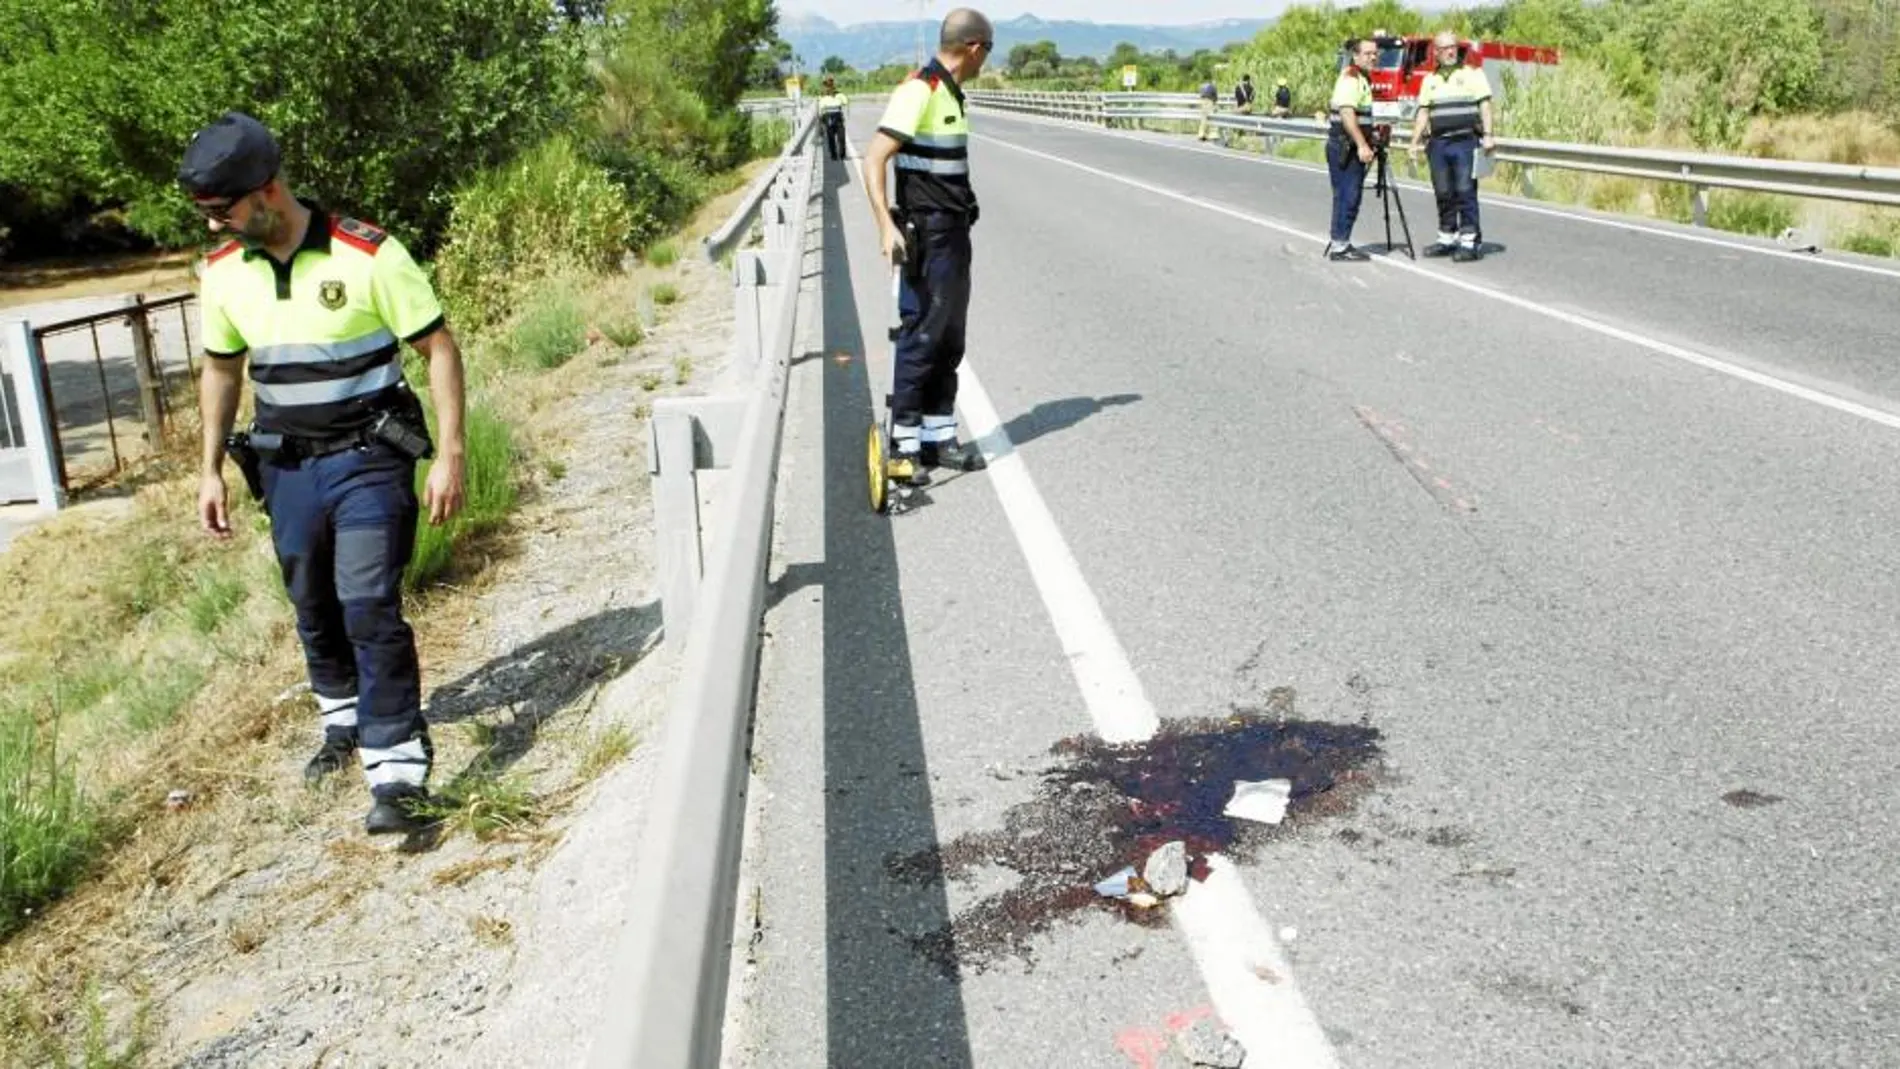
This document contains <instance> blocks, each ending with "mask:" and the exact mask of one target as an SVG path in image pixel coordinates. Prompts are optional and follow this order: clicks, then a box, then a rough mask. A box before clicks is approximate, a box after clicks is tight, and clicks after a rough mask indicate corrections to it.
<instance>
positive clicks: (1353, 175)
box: [1326, 37, 1379, 260]
mask: <svg viewBox="0 0 1900 1069" xmlns="http://www.w3.org/2000/svg"><path fill="white" fill-rule="evenodd" d="M1346 54H1347V55H1348V56H1350V57H1352V62H1350V63H1348V64H1346V66H1345V68H1344V69H1342V70H1341V71H1340V72H1339V79H1338V81H1336V82H1334V83H1333V95H1332V101H1331V104H1332V115H1331V118H1330V120H1329V124H1328V127H1327V131H1326V171H1327V174H1328V175H1329V176H1330V177H1331V178H1332V182H1333V219H1332V228H1331V230H1330V232H1329V234H1328V239H1329V240H1328V241H1327V243H1326V256H1327V258H1328V259H1331V260H1369V259H1371V257H1370V256H1368V255H1367V254H1366V251H1365V250H1364V249H1361V248H1359V247H1358V246H1356V245H1354V244H1353V243H1352V228H1353V224H1354V223H1356V222H1358V220H1359V202H1360V201H1361V200H1362V199H1363V198H1364V196H1365V191H1366V165H1367V164H1369V163H1371V162H1372V160H1373V158H1374V153H1373V149H1372V142H1371V141H1370V140H1369V139H1370V138H1371V137H1372V81H1371V79H1370V78H1369V77H1368V76H1367V72H1368V71H1370V70H1371V69H1372V65H1373V63H1374V62H1376V61H1377V60H1378V58H1379V46H1378V45H1377V44H1375V43H1374V42H1373V41H1371V40H1370V39H1368V38H1363V37H1357V38H1353V39H1352V40H1350V41H1347V42H1346Z"/></svg>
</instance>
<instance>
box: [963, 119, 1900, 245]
mask: <svg viewBox="0 0 1900 1069" xmlns="http://www.w3.org/2000/svg"><path fill="white" fill-rule="evenodd" d="M966 96H967V98H968V99H969V101H970V102H971V103H972V104H975V105H977V106H978V107H985V108H993V109H995V110H997V111H1009V112H1016V113H1019V114H1029V115H1041V116H1044V117H1047V118H1055V119H1068V120H1073V121H1080V122H1088V123H1093V124H1095V125H1100V126H1113V125H1114V124H1115V123H1118V122H1140V121H1153V122H1200V121H1201V118H1202V114H1201V111H1200V106H1199V100H1198V98H1197V97H1195V96H1194V94H1192V93H1029V92H1002V91H996V90H973V91H971V92H970V93H968V94H966ZM1208 122H1209V124H1210V125H1211V126H1213V127H1214V128H1215V129H1219V130H1227V131H1234V132H1239V133H1246V134H1254V135H1257V136H1260V137H1264V138H1267V139H1268V141H1269V143H1272V142H1273V141H1275V140H1277V139H1279V138H1294V139H1305V140H1323V139H1324V138H1325V137H1326V126H1327V124H1326V123H1324V122H1320V121H1316V120H1313V119H1291V118H1289V119H1275V118H1269V117H1266V116H1260V115H1239V114H1234V113H1233V112H1231V111H1226V110H1218V111H1216V112H1215V113H1214V114H1213V115H1212V116H1211V117H1209V119H1208ZM1392 140H1393V143H1394V144H1395V145H1399V146H1405V145H1409V144H1410V142H1411V128H1410V118H1409V117H1405V116H1395V117H1394V127H1393V131H1392ZM1495 158H1496V159H1497V160H1498V161H1499V162H1502V163H1512V164H1516V165H1518V166H1519V167H1522V168H1527V169H1528V168H1537V167H1552V168H1557V169H1560V170H1571V171H1587V172H1592V173H1596V174H1610V175H1620V176H1623V177H1626V178H1638V179H1644V180H1647V181H1654V182H1679V183H1683V184H1686V185H1689V186H1693V187H1694V188H1695V207H1694V221H1695V224H1696V225H1697V226H1707V225H1708V191H1709V190H1711V189H1737V190H1747V191H1750V192H1755V193H1773V194H1777V195H1780V196H1788V197H1806V198H1816V199H1822V200H1839V201H1849V202H1852V203H1856V204H1875V205H1882V206H1886V207H1900V169H1893V168H1883V167H1854V166H1848V165H1844V164H1833V163H1805V162H1800V161H1796V160H1778V159H1762V158H1756V157H1751V156H1719V155H1714V154H1710V153H1703V152H1684V151H1678V150H1673V149H1651V148H1623V147H1618V146H1610V145H1579V144H1567V143H1560V142H1554V141H1532V140H1527V139H1522V138H1508V137H1507V138H1499V139H1498V140H1497V152H1496V154H1495ZM1527 177H1528V172H1527Z"/></svg>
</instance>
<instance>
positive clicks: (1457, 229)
mask: <svg viewBox="0 0 1900 1069" xmlns="http://www.w3.org/2000/svg"><path fill="white" fill-rule="evenodd" d="M1432 48H1433V50H1434V58H1435V59H1436V60H1437V67H1436V68H1434V69H1433V70H1432V71H1431V73H1429V74H1427V75H1425V80H1424V82H1423V83H1422V84H1421V85H1420V86H1419V90H1418V113H1417V115H1416V116H1415V117H1414V118H1413V120H1412V147H1411V156H1412V159H1413V161H1414V162H1416V161H1417V159H1418V157H1419V153H1420V152H1421V151H1423V152H1425V153H1426V154H1427V157H1428V159H1429V160H1430V162H1431V172H1432V192H1433V193H1434V194H1435V195H1436V197H1437V200H1438V241H1437V242H1436V243H1435V244H1433V245H1431V246H1429V247H1427V248H1426V250H1425V255H1427V256H1445V255H1449V256H1450V257H1451V258H1452V259H1453V260H1454V261H1457V262H1461V263H1464V262H1470V261H1474V260H1478V259H1482V258H1483V256H1484V252H1483V247H1482V244H1481V242H1482V234H1483V232H1482V231H1481V230H1480V229H1479V228H1478V179H1477V174H1476V171H1475V168H1476V164H1477V153H1478V150H1479V149H1483V150H1484V151H1485V152H1490V151H1492V149H1493V148H1495V146H1496V142H1495V141H1494V140H1493V139H1492V131H1493V130H1495V129H1496V126H1494V125H1493V120H1492V114H1491V83H1490V82H1489V81H1487V80H1486V79H1485V76H1484V72H1483V71H1481V70H1479V69H1478V68H1476V67H1471V66H1467V65H1466V64H1464V63H1462V62H1460V61H1459V56H1458V52H1459V46H1458V35H1457V34H1455V33H1452V32H1451V31H1450V30H1446V31H1444V32H1442V33H1440V34H1438V35H1437V36H1436V37H1434V38H1433V39H1432ZM1428 138H1429V140H1428Z"/></svg>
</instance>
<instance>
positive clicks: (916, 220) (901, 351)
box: [864, 8, 996, 481]
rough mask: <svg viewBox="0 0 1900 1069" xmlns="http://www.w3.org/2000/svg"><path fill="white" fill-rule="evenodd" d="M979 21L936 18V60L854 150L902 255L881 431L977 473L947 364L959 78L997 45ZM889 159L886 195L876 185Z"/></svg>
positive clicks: (963, 298) (911, 452)
mask: <svg viewBox="0 0 1900 1069" xmlns="http://www.w3.org/2000/svg"><path fill="white" fill-rule="evenodd" d="M995 37H996V32H995V30H994V29H993V28H992V27H991V25H990V20H989V19H988V18H986V17H984V16H983V15H982V14H981V13H980V12H977V11H974V10H972V9H970V8H958V9H956V10H955V11H952V12H950V14H948V15H946V16H944V20H943V24H942V26H941V27H940V28H939V30H938V47H937V55H936V58H934V59H932V60H931V61H930V62H929V63H927V64H925V65H924V67H923V68H922V69H921V70H918V71H915V72H913V73H912V74H911V75H910V76H909V77H908V78H906V79H905V80H904V81H903V83H902V84H900V85H898V86H897V88H895V89H893V90H892V91H891V99H890V103H889V104H888V105H887V106H886V107H885V109H884V115H883V117H882V118H881V119H880V120H879V121H878V128H877V134H876V135H875V136H874V137H873V138H872V139H871V145H870V148H869V149H868V150H866V152H865V155H864V177H865V185H866V192H867V193H868V194H869V196H870V199H871V213H872V216H873V218H875V219H876V221H877V228H878V237H879V241H880V243H881V244H882V247H883V252H884V256H885V259H886V260H887V261H891V262H895V263H901V264H902V265H903V266H902V268H901V271H900V276H901V277H900V282H899V288H898V318H899V325H898V332H897V346H896V349H897V351H896V358H895V361H894V362H895V365H896V366H895V367H894V368H893V369H892V373H891V396H890V410H891V424H892V430H891V437H892V444H893V445H894V446H895V447H896V450H897V453H898V454H899V455H900V456H911V457H915V458H916V459H917V461H918V463H917V465H916V468H917V472H918V476H917V478H918V479H919V480H920V481H921V480H923V479H926V478H928V476H927V475H925V474H924V472H925V469H929V468H939V467H941V468H945V469H949V470H952V471H976V470H979V469H981V468H982V467H983V466H984V464H983V456H982V454H981V453H980V452H978V451H977V450H976V449H975V448H974V447H972V446H964V445H962V444H960V443H959V442H958V441H957V416H956V403H957V368H958V367H959V366H960V365H961V364H962V363H963V342H964V325H965V321H966V319H967V318H968V315H969V310H970V264H971V246H970V228H971V227H972V226H974V225H975V224H976V220H977V215H978V206H977V200H976V192H975V190H974V189H973V188H972V187H971V185H970V136H969V123H968V119H967V117H966V116H965V114H964V109H963V90H962V88H961V86H962V85H964V84H966V83H968V82H969V81H970V80H971V79H973V78H975V77H976V76H977V74H978V73H979V72H981V71H982V69H983V62H984V60H985V59H987V58H988V56H989V54H990V51H991V50H992V49H993V48H994V47H995V45H996V39H995ZM891 164H894V167H893V170H894V171H895V173H896V176H897V197H896V200H895V204H894V206H893V203H892V201H891V200H890V198H889V197H887V195H886V193H885V188H886V187H885V174H884V171H885V167H886V165H891Z"/></svg>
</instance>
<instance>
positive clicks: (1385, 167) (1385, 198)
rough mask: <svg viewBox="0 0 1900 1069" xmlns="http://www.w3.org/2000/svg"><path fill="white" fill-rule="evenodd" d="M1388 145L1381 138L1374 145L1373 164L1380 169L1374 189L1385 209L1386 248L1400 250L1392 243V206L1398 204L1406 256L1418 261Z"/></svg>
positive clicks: (1388, 250)
mask: <svg viewBox="0 0 1900 1069" xmlns="http://www.w3.org/2000/svg"><path fill="white" fill-rule="evenodd" d="M1388 144H1389V143H1388V142H1387V140H1386V139H1385V138H1384V137H1381V138H1379V139H1378V140H1377V141H1374V142H1373V145H1372V151H1373V155H1374V158H1373V164H1374V166H1375V167H1377V168H1378V170H1377V171H1376V172H1375V173H1376V185H1375V186H1374V188H1375V189H1376V190H1377V191H1378V194H1379V203H1380V204H1381V205H1382V206H1383V207H1384V208H1385V248H1386V251H1387V252H1391V251H1392V250H1393V249H1395V248H1398V246H1397V245H1394V244H1393V243H1392V206H1393V205H1394V204H1396V205H1398V207H1399V230H1400V232H1401V233H1403V234H1404V235H1405V255H1406V256H1407V257H1409V258H1411V259H1413V260H1416V259H1418V252H1417V251H1416V250H1414V249H1413V248H1412V226H1411V224H1410V223H1408V222H1406V221H1405V202H1404V201H1402V200H1400V199H1399V187H1397V186H1395V185H1393V184H1392V176H1391V165H1390V163H1389V162H1388V160H1387V158H1386V149H1387V147H1388Z"/></svg>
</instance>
